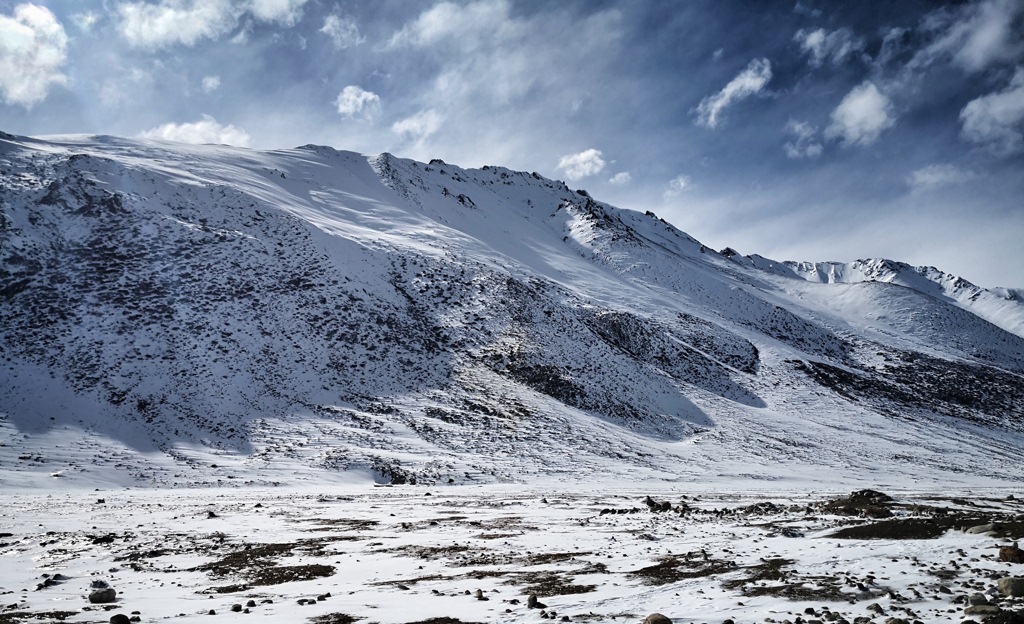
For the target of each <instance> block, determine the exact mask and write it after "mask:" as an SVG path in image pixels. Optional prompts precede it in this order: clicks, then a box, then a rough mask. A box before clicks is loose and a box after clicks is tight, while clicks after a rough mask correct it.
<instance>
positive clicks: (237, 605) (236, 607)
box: [231, 603, 242, 613]
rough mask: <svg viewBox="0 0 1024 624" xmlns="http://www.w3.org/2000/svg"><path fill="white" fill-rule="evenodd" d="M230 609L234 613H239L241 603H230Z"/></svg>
mask: <svg viewBox="0 0 1024 624" xmlns="http://www.w3.org/2000/svg"><path fill="white" fill-rule="evenodd" d="M231 610H232V611H233V612H235V613H240V612H241V611H242V605H240V604H238V603H235V604H233V605H231Z"/></svg>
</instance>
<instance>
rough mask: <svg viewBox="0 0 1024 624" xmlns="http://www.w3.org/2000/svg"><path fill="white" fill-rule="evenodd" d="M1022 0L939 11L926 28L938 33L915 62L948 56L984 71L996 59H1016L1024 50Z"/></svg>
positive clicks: (967, 67)
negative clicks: (1021, 27) (1021, 26)
mask: <svg viewBox="0 0 1024 624" xmlns="http://www.w3.org/2000/svg"><path fill="white" fill-rule="evenodd" d="M1022 16H1024V3H1021V2H1020V1H1019V0H983V1H981V2H972V3H967V4H964V5H963V6H961V7H958V8H957V9H956V10H949V11H938V12H935V13H932V14H930V15H929V16H928V17H927V19H926V20H925V30H926V31H929V32H932V33H935V35H934V38H933V39H932V41H931V42H930V43H929V44H928V45H927V46H925V47H924V48H922V50H921V51H920V53H919V54H918V55H917V57H916V58H915V63H914V64H915V65H921V64H931V63H934V62H936V61H937V60H940V59H942V58H949V59H951V60H952V62H953V63H954V64H956V65H958V66H959V67H961V68H963V69H965V70H967V71H971V72H977V71H981V70H983V69H985V68H987V67H989V66H990V65H992V64H993V63H995V62H1013V61H1014V60H1015V59H1019V58H1020V56H1021V54H1022V52H1024V41H1022V37H1021V30H1020V24H1021V17H1022Z"/></svg>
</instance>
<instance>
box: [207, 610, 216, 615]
mask: <svg viewBox="0 0 1024 624" xmlns="http://www.w3.org/2000/svg"><path fill="white" fill-rule="evenodd" d="M206 615H217V611H215V610H214V609H210V610H209V611H208V612H207V613H206Z"/></svg>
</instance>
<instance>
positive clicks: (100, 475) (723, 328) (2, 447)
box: [0, 135, 1024, 487]
mask: <svg viewBox="0 0 1024 624" xmlns="http://www.w3.org/2000/svg"><path fill="white" fill-rule="evenodd" d="M0 176H2V177H0V356H2V360H3V361H2V368H0V485H6V486H14V487H17V486H32V485H36V484H39V483H40V482H42V481H44V480H46V481H49V480H53V479H61V480H62V481H61V482H62V483H67V484H69V485H72V486H76V487H77V486H81V487H90V486H92V485H95V484H100V483H104V484H110V483H120V484H137V485H153V486H160V485H179V486H186V485H195V484H202V483H213V484H215V483H218V482H219V483H221V484H229V483H235V484H243V483H271V482H280V483H295V482H307V481H308V482H333V481H342V480H359V479H376V480H378V481H388V480H392V479H395V480H398V481H401V480H416V481H418V482H421V483H424V482H429V483H434V482H439V483H449V482H451V483H466V482H476V481H501V480H515V481H542V480H556V479H558V480H569V481H572V480H578V479H583V478H587V479H594V478H612V479H629V480H634V481H639V480H666V481H694V480H701V481H707V480H721V481H723V482H724V481H745V482H756V483H759V484H761V485H765V484H769V485H771V484H784V485H792V484H795V483H817V484H835V485H839V484H844V485H845V484H848V483H861V482H865V481H870V482H872V483H876V484H882V483H887V482H891V483H914V482H919V483H923V484H924V483H951V484H974V483H998V482H1004V481H1014V480H1019V479H1021V478H1022V477H1024V473H1022V470H1021V468H1020V466H1021V459H1022V458H1024V450H1022V449H1024V338H1022V336H1024V302H1022V300H1021V296H1020V293H1019V292H1017V291H1012V290H995V291H987V290H984V289H981V288H978V287H976V286H973V285H971V284H969V283H967V282H964V281H963V280H959V279H957V278H955V277H951V276H948V275H945V274H943V273H941V272H939V271H937V270H934V269H914V268H911V267H908V266H906V265H903V264H900V263H895V262H891V261H860V262H856V263H852V264H848V265H840V264H835V263H829V264H817V265H811V264H796V263H781V262H774V261H771V260H767V259H765V258H761V257H759V256H749V257H745V256H740V255H738V254H736V253H735V252H732V251H731V250H726V251H724V252H723V253H717V252H715V251H712V250H710V249H706V248H705V247H704V246H702V245H701V244H700V243H699V242H698V241H696V240H694V239H692V238H691V237H689V236H687V235H686V234H684V233H682V232H680V231H678V230H676V229H675V228H674V227H672V226H671V225H670V224H668V223H666V222H664V221H662V220H660V219H658V218H657V217H656V216H654V215H653V214H651V213H648V214H641V213H638V212H632V211H626V210H620V209H617V208H614V207H612V206H609V205H607V204H603V203H601V202H599V201H596V200H594V199H592V198H591V197H589V195H588V194H587V193H586V192H585V191H582V190H580V191H576V190H571V189H569V188H567V187H566V186H565V185H564V184H563V183H561V182H556V181H552V180H549V179H546V178H544V177H542V176H540V175H537V174H530V173H522V172H514V171H509V170H507V169H504V168H500V167H484V168H483V169H476V170H467V169H462V168H459V167H457V166H454V165H449V164H446V163H443V162H441V161H432V162H431V163H429V164H423V163H418V162H414V161H410V160H404V159H399V158H395V157H393V156H391V155H388V154H383V155H380V156H373V157H366V156H362V155H359V154H354V153H351V152H341V151H336V150H334V149H331V148H327V147H317V146H305V147H301V148H296V149H293V150H282V151H271V152H256V151H250V150H245V149H237V148H229V147H223V146H191V145H177V144H172V143H163V142H153V141H136V140H125V139H118V138H112V137H50V138H48V139H47V140H38V139H29V138H23V137H14V136H10V135H2V137H0Z"/></svg>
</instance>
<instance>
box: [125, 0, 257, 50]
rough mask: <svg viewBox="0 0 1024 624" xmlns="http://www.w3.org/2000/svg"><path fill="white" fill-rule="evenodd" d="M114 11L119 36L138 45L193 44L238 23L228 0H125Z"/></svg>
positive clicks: (211, 37)
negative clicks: (116, 11)
mask: <svg viewBox="0 0 1024 624" xmlns="http://www.w3.org/2000/svg"><path fill="white" fill-rule="evenodd" d="M117 10H118V13H119V15H120V18H121V21H120V24H119V29H120V31H121V35H122V36H123V37H124V38H125V39H126V40H127V41H128V43H129V45H132V46H134V47H139V48H151V49H155V48H162V47H165V46H169V45H174V44H183V45H187V46H191V45H195V43H196V42H198V41H199V40H201V39H216V38H217V37H219V36H220V35H223V34H224V33H226V32H228V31H229V30H231V29H232V28H234V26H235V24H236V23H237V22H238V14H237V12H236V11H235V9H234V7H232V5H231V2H230V1H229V0H191V1H186V0H162V1H161V2H160V3H158V4H149V3H146V2H127V3H125V4H122V5H120V6H118V8H117Z"/></svg>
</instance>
